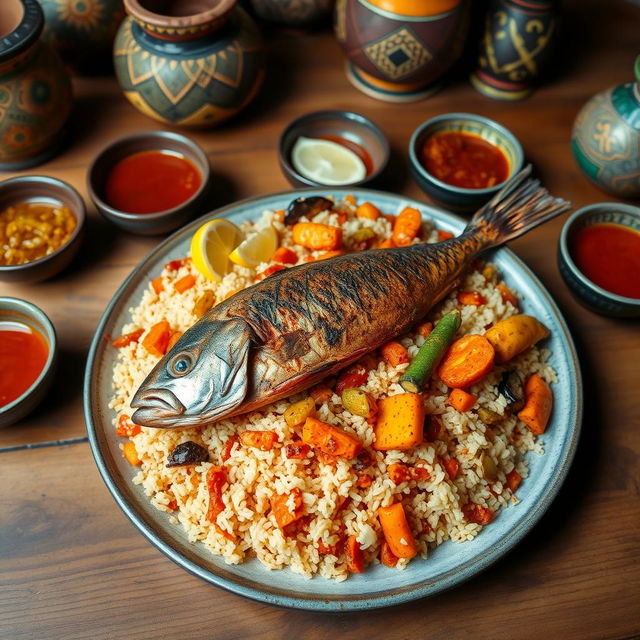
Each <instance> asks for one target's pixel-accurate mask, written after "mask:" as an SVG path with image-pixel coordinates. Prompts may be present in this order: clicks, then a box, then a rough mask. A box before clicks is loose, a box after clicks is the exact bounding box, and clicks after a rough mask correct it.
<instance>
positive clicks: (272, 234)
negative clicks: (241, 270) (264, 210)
mask: <svg viewBox="0 0 640 640" xmlns="http://www.w3.org/2000/svg"><path fill="white" fill-rule="evenodd" d="M277 248H278V234H277V232H276V230H275V229H274V228H273V227H272V226H271V225H269V226H268V227H264V229H260V230H259V231H257V232H256V233H254V234H253V235H251V236H249V237H248V238H247V239H246V240H244V241H243V242H241V243H240V244H239V245H238V246H237V247H236V248H235V249H234V250H233V251H232V252H231V253H230V254H229V260H231V262H235V264H239V265H240V266H242V267H249V268H254V267H257V266H258V265H259V264H260V263H261V262H269V260H271V256H272V255H273V252H274V251H275V250H276V249H277Z"/></svg>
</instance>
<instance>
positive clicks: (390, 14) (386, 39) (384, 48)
mask: <svg viewBox="0 0 640 640" xmlns="http://www.w3.org/2000/svg"><path fill="white" fill-rule="evenodd" d="M468 13H469V3H468V0H337V2H336V11H335V32H336V36H337V38H338V41H339V42H340V44H341V45H342V48H343V49H344V52H345V53H346V55H347V58H348V62H347V77H348V78H349V80H350V81H351V83H352V84H353V85H354V86H355V87H357V88H358V89H360V90H361V91H363V92H364V93H366V94H367V95H370V96H372V97H374V98H378V99H379V100H387V101H390V102H408V101H413V100H419V99H421V98H424V97H426V96H427V95H429V94H430V93H432V92H433V91H434V90H435V89H437V88H438V85H436V84H435V83H436V81H437V80H438V79H439V78H440V77H441V76H442V75H443V74H444V73H445V72H446V71H448V69H449V68H450V67H451V65H452V64H453V63H454V62H455V61H456V60H457V59H458V58H459V57H460V54H461V53H462V48H463V45H464V40H465V36H466V33H467V27H468Z"/></svg>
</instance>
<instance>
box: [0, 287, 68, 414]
mask: <svg viewBox="0 0 640 640" xmlns="http://www.w3.org/2000/svg"><path fill="white" fill-rule="evenodd" d="M3 326H8V327H14V326H19V327H20V328H21V329H23V330H24V329H25V328H26V329H27V330H31V331H34V332H37V334H39V335H40V336H41V337H42V338H43V339H44V342H45V343H46V346H47V349H48V354H47V356H46V360H45V362H44V365H43V367H42V369H41V371H40V373H39V375H37V377H36V378H35V380H34V381H33V382H32V383H31V385H30V386H29V387H28V388H27V389H26V390H25V391H24V392H23V393H22V394H21V395H19V396H18V397H17V398H15V399H14V400H12V401H11V402H9V403H8V404H5V405H0V427H7V426H9V425H10V424H13V423H14V422H17V421H18V420H20V419H22V418H24V416H26V415H27V414H28V413H30V412H31V411H33V410H34V409H35V408H36V407H37V406H38V405H39V404H40V402H41V401H42V399H43V398H44V396H45V394H46V393H47V391H48V389H49V387H50V385H51V382H52V380H53V374H54V369H55V364H56V360H57V355H58V344H57V340H56V332H55V329H54V328H53V324H51V321H50V320H49V318H48V317H47V315H46V314H45V313H44V311H42V310H41V309H40V308H39V307H36V305H34V304H32V303H31V302H27V301H26V300H21V299H20V298H10V297H0V336H2V333H3V331H2V327H3ZM2 391H4V389H3V390H2ZM2 397H3V396H2V395H1V394H0V400H1V399H2Z"/></svg>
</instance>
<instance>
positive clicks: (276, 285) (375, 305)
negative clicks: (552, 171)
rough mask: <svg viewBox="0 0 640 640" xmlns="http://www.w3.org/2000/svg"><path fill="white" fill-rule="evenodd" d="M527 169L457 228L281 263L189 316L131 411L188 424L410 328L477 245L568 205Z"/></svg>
mask: <svg viewBox="0 0 640 640" xmlns="http://www.w3.org/2000/svg"><path fill="white" fill-rule="evenodd" d="M529 173H530V168H527V169H525V170H524V171H522V172H521V173H520V174H519V175H518V176H516V177H515V178H514V179H513V180H512V181H511V182H510V183H509V184H507V185H506V186H505V188H504V189H503V190H502V191H501V192H500V193H498V194H497V195H496V197H495V198H494V199H493V200H492V201H491V202H489V203H488V204H487V205H485V206H484V207H483V208H482V209H480V210H479V211H478V212H477V213H476V214H475V215H474V216H473V218H472V219H471V221H470V222H469V224H468V226H467V227H466V229H465V230H464V232H463V233H462V235H460V236H458V237H457V238H452V239H450V240H446V241H444V242H439V243H436V244H426V243H422V244H415V245H411V246H408V247H402V248H397V249H373V250H369V251H361V252H357V253H352V254H347V255H343V256H339V257H336V258H332V259H329V260H323V261H319V262H311V263H307V264H303V265H300V266H296V267H291V268H289V269H286V270H283V271H280V272H278V273H276V274H274V275H272V276H270V277H269V278H266V279H265V280H263V281H262V282H260V283H258V284H255V285H253V286H251V287H248V288H247V289H244V290H243V291H240V292H238V293H236V294H235V295H233V296H231V297H230V298H228V299H227V300H225V301H224V302H222V303H220V304H219V305H217V306H215V307H214V308H213V309H212V310H211V311H210V312H209V313H208V314H207V315H205V316H204V317H203V318H202V319H201V320H199V321H198V322H196V324H194V325H193V327H191V328H190V329H189V330H188V331H186V332H185V333H184V335H183V336H182V337H181V338H180V340H179V341H178V342H177V343H176V345H175V346H174V347H173V349H171V351H170V352H169V353H167V355H165V356H164V357H163V358H162V359H161V360H160V361H159V362H158V364H157V365H156V366H155V367H154V368H153V370H152V371H151V373H150V374H149V375H148V376H147V378H146V380H145V381H144V382H143V383H142V385H141V386H140V388H139V389H138V391H137V392H136V394H135V396H134V398H133V401H132V403H131V406H132V407H134V408H137V411H136V412H135V413H134V414H133V416H132V419H133V421H134V422H136V423H137V424H141V425H144V426H148V427H162V428H173V427H192V426H199V425H205V424H210V423H212V422H215V421H217V420H221V419H224V418H228V417H230V416H235V415H239V414H242V413H246V412H249V411H252V410H254V409H258V408H260V407H263V406H265V405H268V404H270V403H272V402H274V401H276V400H279V399H281V398H286V397H288V396H291V395H293V394H295V393H299V392H300V391H303V390H305V389H307V388H309V387H310V386H312V385H314V384H316V383H317V382H319V381H320V380H322V379H323V378H324V377H326V376H328V375H331V374H333V373H335V372H336V371H338V370H340V369H342V368H343V367H346V366H348V365H349V364H351V363H352V362H354V361H355V360H358V359H359V358H360V357H361V356H363V355H364V354H365V353H367V352H369V351H372V350H374V349H376V348H377V347H379V346H381V345H382V344H384V343H386V342H388V341H389V340H391V339H392V338H395V337H396V336H398V335H400V334H402V333H403V332H406V331H407V330H408V329H409V328H410V327H411V326H412V325H414V324H415V323H416V322H417V321H418V320H420V319H421V318H423V317H424V316H425V315H426V314H427V313H428V312H429V310H430V309H431V308H432V307H433V306H434V305H435V304H437V303H438V302H439V301H440V300H442V299H443V298H444V297H445V296H446V295H447V294H448V293H449V292H450V291H451V290H452V289H453V288H455V286H456V284H457V283H458V282H459V280H460V277H461V275H462V274H463V272H464V271H465V270H466V269H467V268H468V267H469V265H470V264H471V263H472V262H473V260H474V259H475V258H476V256H477V255H478V254H479V253H481V252H482V251H485V250H486V249H489V248H491V247H495V246H497V245H500V244H502V243H504V242H506V241H508V240H511V239H512V238H516V237H518V236H520V235H522V234H524V233H526V232H527V231H529V230H530V229H532V228H533V227H535V226H537V225H538V224H542V223H543V222H546V221H547V220H549V219H551V218H553V217H554V216H556V215H558V214H560V213H562V212H563V211H566V210H567V209H569V207H570V205H569V203H567V202H565V201H564V200H561V199H557V198H553V197H552V196H551V195H550V194H549V193H548V192H547V191H546V190H545V189H544V188H542V187H540V184H539V182H538V181H534V180H531V179H529V178H528V176H529Z"/></svg>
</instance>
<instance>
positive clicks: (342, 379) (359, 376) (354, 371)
mask: <svg viewBox="0 0 640 640" xmlns="http://www.w3.org/2000/svg"><path fill="white" fill-rule="evenodd" d="M368 377H369V374H368V373H367V370H366V369H365V368H364V367H363V366H362V365H361V364H354V365H353V366H351V367H349V368H348V369H346V370H345V371H344V372H343V373H341V374H340V375H339V376H338V381H337V382H336V393H337V394H338V395H340V394H341V393H342V391H343V390H344V389H347V388H349V387H361V386H362V385H363V384H365V383H366V382H367V379H368Z"/></svg>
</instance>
